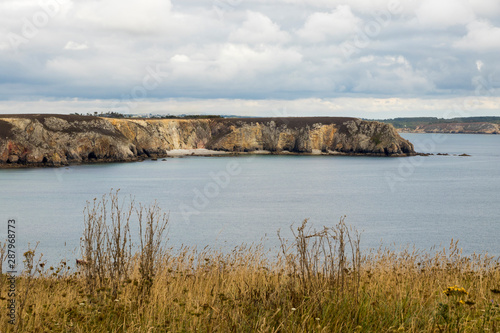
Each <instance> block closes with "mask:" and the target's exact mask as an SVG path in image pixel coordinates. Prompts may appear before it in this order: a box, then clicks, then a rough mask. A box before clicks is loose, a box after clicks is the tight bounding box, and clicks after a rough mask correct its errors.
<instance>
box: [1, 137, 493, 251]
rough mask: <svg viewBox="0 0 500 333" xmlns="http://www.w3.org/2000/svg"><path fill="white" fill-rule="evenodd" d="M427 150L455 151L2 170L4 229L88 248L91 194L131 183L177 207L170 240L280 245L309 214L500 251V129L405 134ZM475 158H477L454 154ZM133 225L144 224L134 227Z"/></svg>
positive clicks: (365, 237) (367, 229) (139, 193)
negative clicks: (499, 132)
mask: <svg viewBox="0 0 500 333" xmlns="http://www.w3.org/2000/svg"><path fill="white" fill-rule="evenodd" d="M403 136H404V137H405V138H407V139H409V140H410V141H412V142H413V143H414V144H415V146H416V149H417V151H420V152H424V151H425V152H432V153H448V154H450V156H429V157H418V156H417V157H409V158H375V157H329V156H253V157H252V156H241V157H185V158H169V159H168V160H167V161H165V162H163V161H160V160H159V161H145V162H140V163H126V164H103V165H83V166H72V167H69V168H60V169H26V170H0V184H1V192H0V207H1V209H0V221H3V222H2V223H1V225H3V227H1V230H0V237H1V238H2V239H3V238H5V237H6V234H7V227H6V224H7V219H8V218H16V220H17V227H18V229H17V230H16V231H17V243H18V247H19V250H20V251H24V250H25V249H26V246H27V243H31V244H35V243H36V242H39V245H38V252H41V253H43V254H44V258H46V259H48V260H49V261H52V260H59V259H61V258H64V257H66V258H70V259H72V258H74V257H76V256H78V250H77V248H78V246H79V239H80V236H81V234H82V231H83V208H84V207H85V204H86V201H87V200H92V199H93V198H94V197H99V196H101V195H102V194H104V193H108V192H109V191H110V189H111V188H113V189H121V192H120V193H121V194H122V195H123V197H126V196H128V195H133V196H134V197H135V200H136V202H142V203H151V202H153V201H154V200H157V201H158V203H159V204H160V206H161V207H162V208H163V209H164V210H165V211H166V212H169V214H170V223H169V234H168V238H169V244H170V245H171V246H174V247H179V246H180V245H181V244H184V245H188V246H197V247H198V248H201V247H204V246H206V245H209V246H211V247H213V248H222V249H226V250H228V249H232V248H233V247H234V246H236V245H240V244H242V243H259V242H263V243H264V244H265V246H267V247H269V248H273V247H274V246H276V245H277V242H278V240H277V236H276V232H277V230H278V229H281V230H282V234H284V235H285V236H287V235H288V236H289V235H290V228H289V227H290V225H291V224H295V225H298V224H299V223H300V222H301V221H302V220H303V219H305V218H308V219H309V220H310V222H311V223H312V224H313V225H314V226H316V227H318V228H321V226H323V225H333V224H335V223H337V222H338V221H339V218H340V217H341V216H344V215H345V216H347V217H346V222H347V223H348V224H350V225H352V226H355V227H356V228H358V229H359V230H362V231H363V233H362V246H363V247H364V248H376V247H378V246H379V245H380V244H383V245H384V246H395V247H396V248H397V247H400V246H403V247H404V246H415V247H416V248H418V249H422V250H429V249H430V248H431V247H433V246H447V245H448V244H449V242H450V240H451V239H452V238H453V239H455V240H457V239H458V240H459V246H460V247H462V248H463V251H464V253H467V254H468V253H472V252H488V253H489V254H492V255H495V256H496V255H500V241H499V237H500V221H499V215H500V194H499V190H500V136H495V135H461V134H451V135H431V134H405V135H403ZM462 153H467V154H470V155H471V156H470V157H459V156H453V154H462ZM134 230H135V229H134Z"/></svg>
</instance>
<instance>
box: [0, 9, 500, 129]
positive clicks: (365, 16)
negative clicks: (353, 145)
mask: <svg viewBox="0 0 500 333" xmlns="http://www.w3.org/2000/svg"><path fill="white" fill-rule="evenodd" d="M499 59H500V1H498V0H439V1H438V0H206V1H201V0H143V1H138V0H135V1H134V0H2V1H1V2H0V113H1V114H8V113H73V112H78V113H84V114H86V113H94V112H107V111H114V112H121V113H128V114H147V113H154V114H226V115H228V114H229V115H240V116H244V115H246V116H276V117H281V116H354V117H363V118H370V119H384V118H393V117H416V116H433V117H440V118H452V117H463V116H478V115H490V116H500V61H499Z"/></svg>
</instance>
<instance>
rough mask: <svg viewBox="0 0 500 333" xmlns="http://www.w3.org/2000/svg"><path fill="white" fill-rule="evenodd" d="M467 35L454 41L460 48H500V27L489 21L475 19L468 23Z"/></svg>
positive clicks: (488, 49)
mask: <svg viewBox="0 0 500 333" xmlns="http://www.w3.org/2000/svg"><path fill="white" fill-rule="evenodd" d="M467 31H468V32H467V35H466V36H464V37H463V38H462V39H460V40H459V41H457V42H455V43H454V46H455V47H456V48H459V49H465V50H470V51H475V52H484V51H491V50H500V28H499V27H495V26H493V25H492V24H491V23H489V22H487V21H474V22H472V23H470V24H468V25H467Z"/></svg>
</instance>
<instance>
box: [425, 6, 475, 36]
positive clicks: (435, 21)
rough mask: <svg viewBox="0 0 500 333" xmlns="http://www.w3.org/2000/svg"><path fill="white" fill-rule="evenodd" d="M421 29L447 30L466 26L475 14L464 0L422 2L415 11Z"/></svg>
mask: <svg viewBox="0 0 500 333" xmlns="http://www.w3.org/2000/svg"><path fill="white" fill-rule="evenodd" d="M416 15H417V18H418V20H419V22H420V24H421V25H422V28H424V29H425V28H429V27H430V28H447V27H450V26H454V25H460V24H462V25H463V24H467V23H469V22H471V21H472V20H474V18H475V14H474V11H473V10H472V8H471V6H470V4H469V1H466V0H439V1H436V0H424V1H423V2H422V4H421V5H420V7H419V8H417V9H416Z"/></svg>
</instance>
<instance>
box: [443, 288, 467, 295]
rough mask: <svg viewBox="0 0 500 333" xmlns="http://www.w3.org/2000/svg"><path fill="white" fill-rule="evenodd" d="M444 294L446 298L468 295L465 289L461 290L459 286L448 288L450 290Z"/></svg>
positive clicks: (444, 291)
mask: <svg viewBox="0 0 500 333" xmlns="http://www.w3.org/2000/svg"><path fill="white" fill-rule="evenodd" d="M443 293H444V294H445V295H446V296H462V295H468V293H467V291H466V290H465V289H464V288H461V287H459V286H453V287H448V288H446V290H443Z"/></svg>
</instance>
